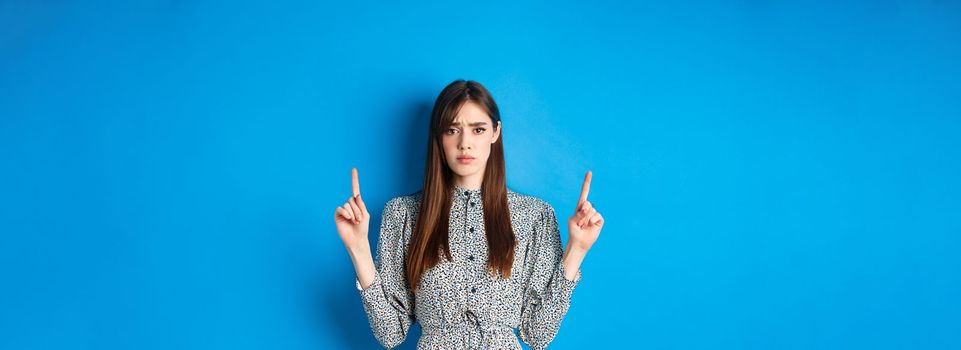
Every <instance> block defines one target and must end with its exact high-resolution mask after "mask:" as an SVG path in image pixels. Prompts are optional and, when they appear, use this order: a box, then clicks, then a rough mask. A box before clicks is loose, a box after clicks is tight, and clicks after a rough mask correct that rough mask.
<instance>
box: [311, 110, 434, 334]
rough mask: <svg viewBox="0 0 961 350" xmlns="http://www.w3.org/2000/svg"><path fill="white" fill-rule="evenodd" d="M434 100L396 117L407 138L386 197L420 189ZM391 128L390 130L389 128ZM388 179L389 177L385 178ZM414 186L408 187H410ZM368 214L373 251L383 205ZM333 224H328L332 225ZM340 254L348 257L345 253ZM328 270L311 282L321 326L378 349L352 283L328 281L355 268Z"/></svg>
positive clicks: (348, 276)
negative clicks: (398, 167) (314, 281)
mask: <svg viewBox="0 0 961 350" xmlns="http://www.w3.org/2000/svg"><path fill="white" fill-rule="evenodd" d="M432 105H433V101H429V100H425V99H417V100H415V102H413V103H410V104H409V105H408V106H407V107H406V108H404V109H402V110H405V111H406V112H405V113H404V114H403V117H402V118H399V119H398V124H399V125H398V128H396V129H395V130H407V131H408V133H406V134H400V135H405V136H403V137H404V138H406V140H404V142H402V143H401V144H402V145H404V146H403V147H399V148H398V149H395V150H392V153H394V154H396V155H397V159H401V160H402V163H401V164H400V165H401V167H400V169H397V171H396V172H393V173H394V174H397V176H389V177H385V178H384V180H388V179H387V178H391V179H394V182H393V183H392V184H391V185H392V186H391V187H390V188H391V190H389V191H390V194H389V198H393V197H396V196H400V195H406V194H411V193H414V192H416V191H418V190H420V188H421V186H422V183H423V168H424V158H425V157H426V148H427V130H428V123H429V121H430V112H431V107H432ZM388 130H390V129H388ZM388 181H389V180H388ZM412 184H414V185H415V187H414V189H413V190H411V189H410V187H409V186H411V185H412ZM368 210H369V211H370V213H371V220H370V233H369V234H370V242H371V245H372V247H371V248H372V249H374V251H375V254H376V246H377V242H378V240H379V239H380V224H381V212H382V211H383V205H380V206H379V208H376V209H375V208H368ZM332 225H333V223H331V226H332ZM344 254H345V255H344V256H343V258H344V259H348V257H347V256H346V252H345V253H344ZM335 270H336V271H329V272H330V273H326V275H325V276H322V277H321V278H318V283H316V284H314V286H315V287H314V288H316V290H315V293H312V295H317V296H318V297H317V298H314V300H317V301H319V302H320V305H318V308H319V309H320V310H321V313H320V315H319V316H320V317H321V319H320V320H318V321H319V324H321V325H335V327H337V330H336V331H337V333H338V334H340V337H341V340H342V343H343V344H346V345H347V348H349V349H371V348H379V347H380V344H379V343H378V342H377V340H376V338H374V335H373V333H372V331H371V329H370V323H369V322H368V320H367V314H366V313H365V311H364V307H363V304H362V303H361V301H360V294H359V293H358V292H357V288H356V287H355V285H354V284H353V283H350V284H341V283H330V282H329V281H353V280H354V279H355V276H354V270H353V268H352V267H351V268H350V269H335ZM420 335H421V330H420V325H419V324H418V323H416V322H415V324H414V325H413V326H412V327H411V329H410V330H409V332H408V334H407V338H406V339H405V340H404V343H403V344H401V345H400V346H398V347H396V348H395V349H415V348H416V346H417V340H418V339H420Z"/></svg>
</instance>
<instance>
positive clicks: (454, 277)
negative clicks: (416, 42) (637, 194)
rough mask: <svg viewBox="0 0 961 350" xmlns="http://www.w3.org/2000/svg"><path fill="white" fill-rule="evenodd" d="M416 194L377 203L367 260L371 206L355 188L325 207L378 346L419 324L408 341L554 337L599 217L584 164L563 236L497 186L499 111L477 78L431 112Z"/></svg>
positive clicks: (541, 340)
mask: <svg viewBox="0 0 961 350" xmlns="http://www.w3.org/2000/svg"><path fill="white" fill-rule="evenodd" d="M429 129H430V133H429V137H428V147H427V164H426V167H425V172H424V187H423V189H422V190H421V191H418V192H415V193H413V194H410V195H406V196H400V197H396V198H393V199H391V200H390V201H388V202H387V205H386V207H385V208H384V211H383V214H382V215H383V216H382V217H383V221H382V222H381V226H380V240H379V242H378V244H377V263H375V262H374V260H373V258H372V255H371V251H370V244H369V243H368V240H367V232H368V224H369V223H370V214H369V213H368V212H367V207H366V206H365V205H364V201H363V199H362V198H361V196H360V183H359V180H358V177H357V169H353V170H352V171H351V177H352V182H353V196H351V197H350V199H349V200H348V201H347V203H345V204H344V205H343V206H342V207H338V208H337V210H336V213H335V214H334V221H335V222H336V224H337V232H338V234H340V238H341V240H343V242H344V245H345V246H346V247H347V251H348V252H349V253H350V257H351V260H352V261H353V263H354V270H355V271H356V273H357V289H358V290H360V297H361V300H362V301H363V305H364V310H365V311H366V312H367V316H368V319H369V321H370V327H371V329H372V330H373V332H374V336H375V337H376V338H377V340H378V341H379V342H380V343H381V345H383V346H384V347H385V348H392V347H394V346H397V345H398V344H400V343H402V342H403V341H404V338H406V337H407V331H408V329H409V328H410V325H411V323H413V322H414V320H415V319H416V320H417V321H418V322H420V325H421V329H422V330H423V335H422V337H421V338H420V339H419V341H418V343H417V348H418V349H476V348H485V349H520V348H521V347H520V343H519V342H518V340H517V337H518V336H517V334H515V332H514V329H518V331H519V335H520V338H521V339H522V340H523V341H524V342H525V343H527V344H528V345H529V346H530V347H531V348H534V349H541V348H544V347H546V346H547V344H548V343H550V341H551V340H552V339H553V338H554V335H555V334H557V330H558V328H559V327H560V324H561V319H562V318H563V317H564V315H565V314H566V313H567V309H568V307H569V306H570V300H571V293H572V291H573V289H574V286H575V285H577V282H578V281H579V280H580V265H581V262H582V261H583V260H584V256H585V255H586V254H587V251H588V250H589V249H590V248H591V245H593V244H594V242H595V241H596V240H597V237H598V235H599V234H600V231H601V227H602V226H603V225H604V219H603V218H602V217H601V214H600V213H599V212H597V210H595V209H594V208H593V207H592V206H591V203H590V202H589V201H587V194H588V190H589V188H590V182H591V172H587V175H586V176H585V178H584V184H583V186H582V188H581V196H580V199H579V200H578V204H577V208H576V209H575V211H574V214H573V215H572V216H571V217H570V218H569V219H568V220H567V227H568V231H569V234H570V236H569V239H568V243H567V246H566V247H565V248H564V249H563V255H562V247H561V237H560V232H559V230H558V227H557V217H556V216H555V214H554V208H553V207H551V205H549V204H547V202H545V201H543V200H541V199H539V198H536V197H533V196H527V195H523V194H519V193H516V192H514V191H512V190H510V189H508V188H507V185H506V176H505V174H504V171H505V170H504V145H503V141H502V140H501V130H502V125H501V118H500V113H499V112H498V109H497V105H496V104H495V103H494V99H493V98H492V97H491V95H490V93H489V92H488V91H487V89H485V88H484V87H483V86H482V85H481V84H479V83H477V82H475V81H464V80H457V81H454V82H452V83H451V84H450V85H448V86H447V87H446V88H444V90H443V91H441V93H440V95H439V96H438V97H437V101H436V102H435V103H434V109H433V112H432V114H431V120H430V128H429Z"/></svg>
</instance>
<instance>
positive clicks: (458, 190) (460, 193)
mask: <svg viewBox="0 0 961 350" xmlns="http://www.w3.org/2000/svg"><path fill="white" fill-rule="evenodd" d="M454 195H455V196H457V197H458V198H468V197H469V198H480V196H481V190H480V189H476V190H472V189H467V188H463V187H460V186H457V185H454Z"/></svg>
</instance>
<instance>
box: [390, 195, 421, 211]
mask: <svg viewBox="0 0 961 350" xmlns="http://www.w3.org/2000/svg"><path fill="white" fill-rule="evenodd" d="M420 197H421V191H420V190H418V191H417V192H414V193H409V194H405V195H400V196H396V197H393V198H391V199H390V200H388V201H387V204H386V205H384V211H391V212H412V211H413V210H416V209H419V208H420Z"/></svg>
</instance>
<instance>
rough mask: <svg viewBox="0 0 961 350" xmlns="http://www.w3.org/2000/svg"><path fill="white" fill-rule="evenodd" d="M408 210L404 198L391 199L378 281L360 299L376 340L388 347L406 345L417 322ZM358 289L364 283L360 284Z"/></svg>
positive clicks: (385, 218) (383, 231) (377, 261)
mask: <svg viewBox="0 0 961 350" xmlns="http://www.w3.org/2000/svg"><path fill="white" fill-rule="evenodd" d="M407 215H408V213H407V209H406V206H405V205H404V203H403V202H402V200H401V199H400V198H394V199H391V200H390V201H389V202H387V205H386V206H385V207H384V212H383V213H382V214H381V217H382V220H381V224H380V238H379V239H378V242H377V255H376V257H377V258H376V259H375V262H374V266H375V267H376V270H377V272H376V273H375V274H374V280H373V282H372V283H371V284H370V286H368V287H367V289H363V290H361V291H360V298H361V301H362V303H363V304H364V311H366V312H367V319H368V321H370V328H371V330H372V331H373V332H374V337H376V338H377V341H378V342H380V344H381V345H383V346H384V347H385V348H388V349H389V348H393V347H395V346H397V345H399V344H400V343H403V342H404V339H405V338H407V331H408V330H409V329H410V325H411V323H413V322H414V310H413V306H414V295H413V293H411V291H410V289H409V288H408V286H407V278H406V277H405V276H406V275H405V274H404V265H405V262H404V256H405V255H406V253H407V249H406V244H405V238H404V232H405V225H406V222H407ZM357 286H358V289H360V284H359V283H357Z"/></svg>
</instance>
